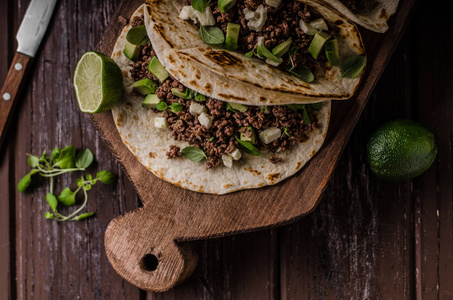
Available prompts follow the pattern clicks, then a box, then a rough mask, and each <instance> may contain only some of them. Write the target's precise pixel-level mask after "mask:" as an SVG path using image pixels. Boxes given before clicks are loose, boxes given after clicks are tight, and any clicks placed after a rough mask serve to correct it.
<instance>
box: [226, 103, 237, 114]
mask: <svg viewBox="0 0 453 300" xmlns="http://www.w3.org/2000/svg"><path fill="white" fill-rule="evenodd" d="M226 110H227V111H232V112H234V113H235V112H237V111H236V110H235V109H234V108H232V107H231V104H230V103H228V102H226Z"/></svg>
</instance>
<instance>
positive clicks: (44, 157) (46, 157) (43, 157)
mask: <svg viewBox="0 0 453 300" xmlns="http://www.w3.org/2000/svg"><path fill="white" fill-rule="evenodd" d="M41 160H43V161H46V162H49V157H48V156H47V154H46V151H45V150H44V151H43V152H42V155H41Z"/></svg>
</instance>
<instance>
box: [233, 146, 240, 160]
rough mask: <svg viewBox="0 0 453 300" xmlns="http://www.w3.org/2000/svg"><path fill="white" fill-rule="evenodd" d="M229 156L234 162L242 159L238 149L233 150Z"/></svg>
mask: <svg viewBox="0 0 453 300" xmlns="http://www.w3.org/2000/svg"><path fill="white" fill-rule="evenodd" d="M230 156H231V157H232V158H233V159H234V160H239V159H241V157H242V153H241V150H239V149H237V148H236V149H234V151H233V152H231V153H230Z"/></svg>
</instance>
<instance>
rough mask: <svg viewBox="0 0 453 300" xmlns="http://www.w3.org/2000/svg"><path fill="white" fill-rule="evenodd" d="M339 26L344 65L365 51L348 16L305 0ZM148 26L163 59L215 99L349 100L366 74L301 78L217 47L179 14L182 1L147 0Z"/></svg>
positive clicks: (331, 72)
mask: <svg viewBox="0 0 453 300" xmlns="http://www.w3.org/2000/svg"><path fill="white" fill-rule="evenodd" d="M301 2H303V3H305V4H307V5H309V6H311V7H312V8H313V9H314V10H316V11H317V12H318V13H319V14H320V15H321V16H322V17H323V19H324V20H325V21H326V22H327V23H329V25H330V26H331V27H332V28H335V30H336V34H335V37H336V38H337V40H338V47H339V52H340V65H341V64H342V63H343V62H344V61H345V60H346V59H347V58H349V57H351V56H352V55H364V54H365V48H364V46H363V42H362V39H361V37H360V33H359V31H358V29H357V27H356V26H355V25H354V24H353V23H351V22H349V21H348V20H347V19H346V18H344V17H342V16H340V15H339V14H337V13H336V12H334V11H333V10H332V9H329V8H327V7H325V6H323V5H320V4H319V3H318V2H315V1H312V0H304V1H301ZM147 3H148V6H147V7H146V9H145V25H146V29H147V31H148V36H149V38H150V39H151V42H152V44H153V45H154V50H155V52H156V54H157V57H158V58H159V60H160V61H161V62H162V64H163V65H164V66H165V67H166V68H167V71H168V72H170V74H172V75H173V76H174V77H175V78H176V79H177V80H179V81H180V82H181V83H182V84H184V85H185V86H187V87H188V88H190V89H193V90H195V91H197V92H199V93H202V94H204V95H208V96H211V97H213V98H215V99H219V100H224V101H229V102H236V103H246V104H248V105H280V104H291V103H313V102H320V101H325V100H345V99H348V98H350V97H351V96H352V95H353V94H354V92H355V91H356V89H357V87H358V85H359V82H360V79H361V77H362V75H363V73H364V72H362V74H361V75H360V76H359V77H357V78H342V77H341V76H340V75H341V72H340V67H331V66H330V65H328V64H326V66H325V68H322V69H319V70H311V71H312V72H313V74H314V76H315V78H316V80H315V81H314V82H312V83H306V82H304V81H303V80H302V79H300V78H299V77H297V76H295V75H293V74H291V73H289V72H286V71H282V70H280V69H278V68H275V67H273V66H270V65H268V64H267V63H266V62H264V61H263V60H260V59H258V58H247V57H246V56H245V55H244V54H242V53H239V52H231V51H228V50H224V49H214V48H212V47H210V46H208V45H206V44H205V43H204V42H203V41H202V40H201V39H200V38H199V36H198V29H197V28H196V27H195V26H194V25H193V24H190V23H189V22H188V21H184V20H182V19H180V18H179V13H180V11H181V9H182V8H183V7H184V6H185V2H184V0H147Z"/></svg>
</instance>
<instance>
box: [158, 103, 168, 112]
mask: <svg viewBox="0 0 453 300" xmlns="http://www.w3.org/2000/svg"><path fill="white" fill-rule="evenodd" d="M167 107H168V105H167V103H165V102H164V101H160V102H159V103H157V105H156V108H157V110H160V111H162V110H166V109H167Z"/></svg>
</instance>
